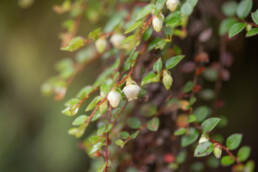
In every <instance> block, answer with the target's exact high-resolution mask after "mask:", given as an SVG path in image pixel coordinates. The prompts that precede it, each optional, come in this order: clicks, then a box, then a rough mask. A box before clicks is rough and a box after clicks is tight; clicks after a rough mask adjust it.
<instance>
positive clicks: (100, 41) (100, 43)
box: [95, 38, 107, 53]
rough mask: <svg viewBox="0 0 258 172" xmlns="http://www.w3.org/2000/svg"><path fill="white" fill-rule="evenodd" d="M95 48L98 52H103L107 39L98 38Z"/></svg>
mask: <svg viewBox="0 0 258 172" xmlns="http://www.w3.org/2000/svg"><path fill="white" fill-rule="evenodd" d="M95 46H96V49H97V51H98V52H99V53H103V52H104V51H105V50H106V48H107V41H106V39H105V38H99V39H98V40H97V41H96V42H95Z"/></svg>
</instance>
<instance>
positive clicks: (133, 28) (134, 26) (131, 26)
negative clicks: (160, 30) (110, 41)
mask: <svg viewBox="0 0 258 172" xmlns="http://www.w3.org/2000/svg"><path fill="white" fill-rule="evenodd" d="M142 24H143V22H142V21H141V20H139V21H136V22H134V23H132V24H131V25H130V26H129V27H128V28H127V29H126V31H125V34H128V33H130V32H132V31H134V30H136V29H138V28H139V27H140V26H142Z"/></svg>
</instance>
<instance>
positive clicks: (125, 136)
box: [120, 131, 130, 139]
mask: <svg viewBox="0 0 258 172" xmlns="http://www.w3.org/2000/svg"><path fill="white" fill-rule="evenodd" d="M120 136H121V138H122V139H127V138H128V137H129V136H130V134H129V133H128V132H126V131H122V132H121V133H120Z"/></svg>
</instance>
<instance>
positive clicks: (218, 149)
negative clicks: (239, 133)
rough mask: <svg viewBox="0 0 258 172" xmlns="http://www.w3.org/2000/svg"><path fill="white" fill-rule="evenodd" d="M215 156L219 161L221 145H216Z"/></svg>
mask: <svg viewBox="0 0 258 172" xmlns="http://www.w3.org/2000/svg"><path fill="white" fill-rule="evenodd" d="M213 154H214V156H215V157H216V158H218V159H219V158H220V157H221V154H222V150H221V147H220V146H219V145H216V144H215V145H214V149H213Z"/></svg>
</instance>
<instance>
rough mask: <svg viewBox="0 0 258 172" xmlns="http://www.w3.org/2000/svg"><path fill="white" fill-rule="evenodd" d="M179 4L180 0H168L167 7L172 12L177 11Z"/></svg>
mask: <svg viewBox="0 0 258 172" xmlns="http://www.w3.org/2000/svg"><path fill="white" fill-rule="evenodd" d="M178 4H179V0H167V2H166V5H167V8H168V9H169V10H170V11H172V12H173V11H175V10H176V8H177V6H178Z"/></svg>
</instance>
